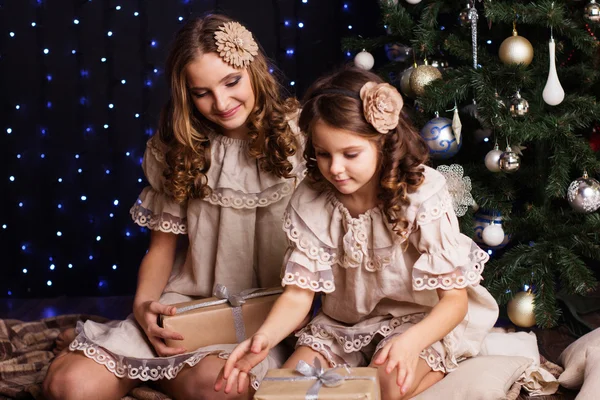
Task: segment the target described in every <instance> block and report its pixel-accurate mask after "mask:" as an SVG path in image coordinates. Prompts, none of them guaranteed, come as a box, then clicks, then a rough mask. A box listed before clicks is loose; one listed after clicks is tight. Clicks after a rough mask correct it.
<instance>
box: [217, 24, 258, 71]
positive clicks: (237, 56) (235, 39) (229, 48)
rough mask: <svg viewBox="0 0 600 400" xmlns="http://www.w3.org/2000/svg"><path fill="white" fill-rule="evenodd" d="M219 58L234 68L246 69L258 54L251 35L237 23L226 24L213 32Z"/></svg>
mask: <svg viewBox="0 0 600 400" xmlns="http://www.w3.org/2000/svg"><path fill="white" fill-rule="evenodd" d="M215 42H216V45H217V52H218V53H219V56H220V57H221V58H222V59H223V61H225V62H226V63H228V64H231V65H232V66H233V67H235V68H243V67H247V66H248V65H249V64H250V63H251V62H252V60H254V56H255V55H257V54H258V45H257V44H256V42H255V41H254V39H253V38H252V33H250V31H249V30H248V29H246V28H244V27H243V26H242V25H241V24H240V23H239V22H226V23H225V24H223V25H221V26H220V27H219V30H218V31H217V32H215Z"/></svg>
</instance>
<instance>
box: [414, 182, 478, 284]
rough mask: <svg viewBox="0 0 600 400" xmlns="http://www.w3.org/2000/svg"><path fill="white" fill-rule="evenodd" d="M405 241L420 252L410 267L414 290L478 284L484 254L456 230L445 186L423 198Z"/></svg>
mask: <svg viewBox="0 0 600 400" xmlns="http://www.w3.org/2000/svg"><path fill="white" fill-rule="evenodd" d="M415 225H416V228H415V230H414V231H413V233H411V235H410V237H409V240H410V242H411V244H412V245H413V246H414V247H415V248H416V249H417V250H418V252H419V253H420V254H421V255H420V257H419V258H418V259H417V261H416V262H415V264H414V266H413V272H412V283H413V289H414V290H425V289H429V290H433V289H446V290H448V289H457V288H464V287H467V286H469V285H472V286H475V285H478V284H479V282H480V281H481V279H482V277H481V273H482V272H483V268H484V265H485V263H486V262H487V261H488V259H489V256H488V254H487V253H486V252H485V251H483V250H482V249H480V248H479V247H478V246H477V245H476V244H475V242H473V240H472V239H471V238H469V237H468V236H465V235H463V234H462V233H460V229H459V224H458V219H457V218H456V214H455V213H454V210H453V207H452V198H451V197H450V193H449V192H448V189H447V187H446V185H443V187H442V188H441V189H440V190H439V191H438V192H437V193H435V194H434V195H433V196H431V197H430V198H428V199H427V200H425V201H424V202H423V203H422V204H421V205H420V207H419V209H418V211H417V213H416V219H415Z"/></svg>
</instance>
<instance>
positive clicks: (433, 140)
mask: <svg viewBox="0 0 600 400" xmlns="http://www.w3.org/2000/svg"><path fill="white" fill-rule="evenodd" d="M421 137H422V138H423V139H425V143H427V147H429V156H430V157H431V158H432V159H434V160H445V159H447V158H450V157H453V156H454V155H456V153H458V150H460V147H461V144H459V143H457V142H456V137H455V136H454V132H452V121H451V120H449V119H448V118H443V117H441V118H440V117H438V116H437V113H436V118H434V119H432V120H431V121H429V122H428V123H426V124H425V126H424V127H423V129H421Z"/></svg>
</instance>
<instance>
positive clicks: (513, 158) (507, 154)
mask: <svg viewBox="0 0 600 400" xmlns="http://www.w3.org/2000/svg"><path fill="white" fill-rule="evenodd" d="M498 165H500V170H502V171H504V172H508V173H512V172H515V171H517V170H518V169H519V167H520V166H521V157H519V155H518V154H517V153H515V152H514V151H513V150H512V149H511V148H510V146H506V150H504V153H502V155H501V156H500V159H499V160H498Z"/></svg>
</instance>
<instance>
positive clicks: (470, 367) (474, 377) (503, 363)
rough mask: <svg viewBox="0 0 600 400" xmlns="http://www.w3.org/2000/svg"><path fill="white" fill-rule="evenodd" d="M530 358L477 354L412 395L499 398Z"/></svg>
mask: <svg viewBox="0 0 600 400" xmlns="http://www.w3.org/2000/svg"><path fill="white" fill-rule="evenodd" d="M532 363H533V361H532V360H531V359H530V358H528V357H520V356H477V357H473V358H469V359H468V360H465V361H463V362H461V363H460V364H459V365H458V368H457V369H456V370H454V371H452V372H450V373H449V374H448V375H446V376H445V377H444V379H442V380H441V381H439V382H438V383H436V384H435V385H433V386H431V387H430V388H429V389H427V390H425V391H424V392H422V393H421V394H418V395H417V396H415V397H414V398H413V399H415V400H440V399H444V400H500V399H504V398H505V397H506V393H507V392H508V390H509V389H510V387H511V386H512V384H513V383H515V381H516V380H517V379H519V377H520V376H521V374H522V373H523V372H524V371H525V369H526V368H527V367H529V366H530V365H531V364H532Z"/></svg>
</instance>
